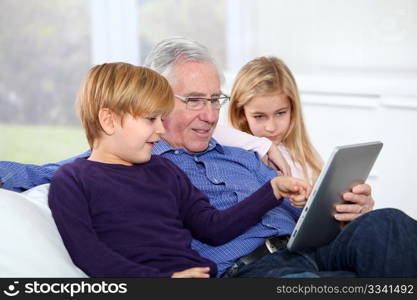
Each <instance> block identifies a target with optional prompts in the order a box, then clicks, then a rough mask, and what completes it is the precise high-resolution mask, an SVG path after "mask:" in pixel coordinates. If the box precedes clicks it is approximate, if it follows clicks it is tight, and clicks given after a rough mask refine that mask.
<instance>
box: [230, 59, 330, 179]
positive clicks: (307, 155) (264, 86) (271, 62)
mask: <svg viewBox="0 0 417 300" xmlns="http://www.w3.org/2000/svg"><path fill="white" fill-rule="evenodd" d="M277 93H283V94H284V95H286V96H287V98H288V100H289V102H290V105H291V121H290V126H289V128H288V131H287V133H286V134H285V136H284V138H283V139H282V142H283V143H284V144H285V146H286V147H287V148H288V151H289V152H290V154H291V157H292V159H293V160H294V161H295V162H298V163H299V164H300V166H301V168H302V171H303V174H304V177H305V178H306V180H308V181H310V178H309V176H308V172H307V170H308V167H307V166H310V168H311V170H312V172H313V174H312V177H313V178H312V180H313V182H314V181H315V180H316V179H317V177H318V175H319V174H320V171H321V165H322V161H321V159H320V156H319V155H318V153H317V151H316V150H315V149H314V147H313V145H312V144H311V143H310V139H309V137H308V134H307V131H306V128H305V125H304V119H303V115H302V110H301V101H300V96H299V93H298V88H297V84H296V82H295V79H294V77H293V75H292V73H291V71H290V69H289V68H288V67H287V66H286V65H285V63H284V62H283V61H282V60H280V59H278V58H276V57H265V56H263V57H259V58H256V59H253V60H251V61H250V62H248V63H247V64H246V65H244V66H243V67H242V68H241V69H240V71H239V73H238V74H237V77H236V80H235V82H234V84H233V88H232V94H231V97H230V98H231V101H230V105H229V119H230V122H231V124H232V126H233V127H234V128H236V129H239V130H241V131H244V132H247V133H250V134H252V132H251V131H250V128H249V124H248V122H247V120H246V117H245V113H244V106H245V104H246V103H248V102H249V101H250V100H251V99H252V98H254V97H256V96H268V95H273V94H277Z"/></svg>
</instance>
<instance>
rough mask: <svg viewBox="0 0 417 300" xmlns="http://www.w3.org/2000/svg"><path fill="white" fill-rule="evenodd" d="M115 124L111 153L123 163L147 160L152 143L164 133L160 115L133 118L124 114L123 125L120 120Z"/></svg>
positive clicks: (129, 163) (149, 156)
mask: <svg viewBox="0 0 417 300" xmlns="http://www.w3.org/2000/svg"><path fill="white" fill-rule="evenodd" d="M115 126H116V127H115V132H114V135H113V137H114V139H113V147H112V148H113V149H114V151H113V155H114V156H115V158H116V159H117V160H119V163H120V164H124V165H132V164H138V163H144V162H147V161H149V160H150V158H151V151H152V148H153V146H154V144H155V143H156V142H158V141H159V139H160V136H161V135H162V134H164V133H165V129H164V126H163V124H162V120H161V116H160V115H155V116H149V117H143V118H141V117H137V118H134V117H132V116H131V115H129V114H126V115H125V117H124V119H123V126H122V124H121V122H120V121H119V122H116V125H115Z"/></svg>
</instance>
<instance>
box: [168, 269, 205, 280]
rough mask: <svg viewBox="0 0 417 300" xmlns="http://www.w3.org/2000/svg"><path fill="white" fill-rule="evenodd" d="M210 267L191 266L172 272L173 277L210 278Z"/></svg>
mask: <svg viewBox="0 0 417 300" xmlns="http://www.w3.org/2000/svg"><path fill="white" fill-rule="evenodd" d="M209 272H210V268H209V267H205V268H199V267H196V268H190V269H186V270H184V271H181V272H175V273H174V274H172V276H171V278H209V277H210V274H209Z"/></svg>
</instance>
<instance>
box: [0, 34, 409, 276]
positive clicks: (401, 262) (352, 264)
mask: <svg viewBox="0 0 417 300" xmlns="http://www.w3.org/2000/svg"><path fill="white" fill-rule="evenodd" d="M145 64H146V65H147V66H148V67H150V68H152V69H154V70H156V71H158V72H160V73H161V74H163V75H164V76H165V77H166V78H167V79H168V80H169V82H170V83H171V85H172V87H173V90H174V93H175V95H176V104H175V107H174V110H173V111H172V112H171V113H170V115H169V116H168V117H167V118H166V119H165V121H164V125H165V127H166V134H165V136H164V137H163V139H164V141H161V142H159V143H158V144H157V145H156V146H155V148H154V154H158V155H162V156H163V157H165V158H167V159H170V160H171V161H173V162H174V163H176V164H177V165H178V166H179V167H180V168H181V169H182V170H183V171H184V172H185V173H186V174H187V175H188V176H189V177H190V179H191V181H192V182H193V184H194V185H195V186H197V187H198V188H199V189H200V190H202V191H203V192H205V193H206V194H207V195H208V197H209V199H210V202H211V203H212V205H214V206H215V207H217V208H219V209H225V208H227V207H230V206H232V205H233V204H235V203H236V202H238V201H240V200H242V199H244V198H245V197H247V196H248V195H250V194H252V193H253V192H255V191H256V190H257V189H258V188H259V187H261V186H262V185H263V184H264V183H266V182H268V181H269V180H271V179H272V178H273V177H274V176H276V173H275V171H273V170H272V169H270V168H268V167H266V166H265V165H264V164H263V163H262V162H261V161H260V160H259V159H258V156H257V155H256V154H254V153H251V152H248V151H245V150H242V149H239V148H232V147H226V146H222V145H220V144H219V143H217V142H216V140H215V139H213V138H212V135H213V132H214V130H215V127H216V124H217V121H218V117H219V109H220V106H221V105H222V104H223V103H224V102H225V101H226V100H227V97H225V96H224V95H223V94H222V93H221V90H220V77H221V76H220V74H219V71H218V70H217V68H216V65H215V63H214V62H213V60H212V58H211V57H210V55H209V53H208V51H207V49H206V48H205V47H204V46H202V45H200V44H199V43H197V42H194V41H190V40H187V39H181V38H173V39H167V40H164V41H162V42H161V43H159V44H158V45H157V46H156V47H155V48H154V49H153V50H152V51H151V53H150V54H149V55H148V57H147V59H146V62H145ZM85 155H88V154H85ZM0 167H6V168H7V170H9V172H8V174H11V173H13V171H12V168H14V170H15V171H14V172H17V173H18V174H20V175H21V176H16V175H15V176H14V179H13V180H10V181H9V182H6V187H8V188H15V189H16V188H17V187H18V182H17V181H19V180H20V181H21V182H20V186H24V187H25V188H28V187H30V186H31V185H33V184H40V183H44V182H48V181H49V178H50V176H51V175H52V174H53V172H54V171H55V169H56V168H57V164H52V165H46V166H43V167H37V166H27V165H26V166H25V165H18V164H16V163H6V162H3V163H2V165H0ZM3 170H4V169H3ZM28 170H30V171H32V172H33V171H34V172H36V173H37V176H33V175H30V176H28V174H29V172H28ZM0 175H2V176H5V175H6V174H2V173H0ZM39 175H41V176H39ZM25 176H26V177H25ZM42 176H43V177H42ZM35 177H37V179H36V180H35V179H34V178H35ZM28 179H30V180H28ZM343 198H344V199H345V200H347V201H349V202H350V204H345V205H339V206H337V212H338V213H337V214H336V215H335V218H336V219H338V220H341V221H352V220H353V221H352V222H350V224H349V225H348V226H346V227H345V229H344V230H343V231H342V232H341V233H340V234H339V236H338V237H337V238H336V239H335V240H334V241H333V242H331V243H330V244H328V245H326V246H324V247H321V248H319V249H316V250H314V251H310V252H307V253H290V252H288V250H286V247H285V246H286V241H287V240H288V236H289V235H290V234H291V232H292V230H293V229H294V226H295V223H296V221H297V219H298V217H299V215H300V212H301V211H300V209H297V208H294V207H292V206H291V205H290V204H289V202H288V201H283V203H282V204H281V205H280V206H278V207H276V208H274V209H272V210H271V211H269V212H268V213H267V214H266V215H265V216H264V217H263V220H262V221H261V222H260V223H258V224H256V225H255V226H253V227H251V228H250V229H249V230H248V231H246V232H245V233H244V234H242V235H241V236H239V237H237V238H235V239H233V240H232V241H230V242H228V243H226V244H224V245H222V246H218V247H212V246H209V245H206V244H203V243H201V242H199V241H197V240H194V241H193V248H194V249H196V250H197V251H198V252H199V253H200V254H201V255H202V256H205V257H207V258H209V259H211V260H213V261H214V262H215V263H216V264H217V266H218V276H223V277H283V276H294V274H298V275H295V276H309V277H313V276H352V275H354V273H351V272H355V273H356V274H357V275H359V276H374V277H380V276H416V275H417V253H415V251H414V250H413V249H416V247H417V234H416V233H417V222H416V221H415V220H413V219H411V218H409V217H408V216H406V215H405V214H403V213H402V212H399V211H397V210H393V209H386V210H376V211H373V212H369V213H366V214H364V213H365V212H368V211H370V210H371V209H372V207H373V199H372V197H371V190H370V187H369V186H368V185H366V184H362V185H357V186H356V187H354V188H353V190H352V191H351V192H348V193H345V194H344V195H343ZM362 214H364V215H363V216H361V217H359V216H360V215H362ZM358 217H359V218H358ZM410 233H411V234H410ZM312 238H314V237H312ZM393 256H395V257H396V259H395V260H392V259H391V258H392V257H393ZM388 258H390V259H389V260H388ZM335 271H338V272H337V273H336V272H335Z"/></svg>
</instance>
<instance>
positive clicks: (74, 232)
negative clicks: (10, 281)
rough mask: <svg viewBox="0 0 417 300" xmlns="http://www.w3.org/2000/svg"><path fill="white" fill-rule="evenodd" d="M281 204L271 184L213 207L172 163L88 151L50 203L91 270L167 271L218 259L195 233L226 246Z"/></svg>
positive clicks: (74, 254)
mask: <svg viewBox="0 0 417 300" xmlns="http://www.w3.org/2000/svg"><path fill="white" fill-rule="evenodd" d="M279 203H280V201H278V200H276V198H275V197H274V195H273V191H272V187H271V185H270V183H269V182H268V183H266V184H265V185H264V186H262V187H261V188H260V189H259V190H258V191H257V192H255V193H254V194H252V195H251V196H249V197H248V198H246V199H245V200H243V201H241V202H239V203H237V204H236V205H235V206H233V207H230V208H228V209H225V210H221V211H220V210H216V209H215V208H213V207H212V206H211V205H210V203H209V202H208V199H207V197H206V195H204V194H203V193H202V192H201V191H200V190H198V189H197V188H196V187H194V186H193V185H192V184H191V182H190V180H189V179H188V177H187V175H185V174H184V173H183V172H182V171H181V170H180V169H179V168H178V167H177V166H175V165H174V164H173V163H172V162H170V161H168V160H166V159H164V158H162V157H159V156H152V158H151V160H150V161H149V162H146V163H144V164H138V165H134V166H124V165H116V164H105V163H98V162H93V161H89V160H86V159H83V158H80V159H77V160H75V161H74V162H73V163H70V164H66V165H64V166H62V167H60V168H59V170H58V171H57V172H56V173H55V175H54V177H53V179H52V183H51V186H50V190H49V206H50V208H51V210H52V215H53V217H54V219H55V222H56V225H57V227H58V230H59V232H60V234H61V237H62V239H63V241H64V244H65V246H66V248H67V250H68V252H69V254H70V256H71V258H72V260H73V262H74V263H75V264H76V265H77V266H78V267H79V268H81V269H82V270H83V271H84V272H85V273H86V274H87V275H89V276H92V277H170V276H171V275H172V273H174V272H178V271H183V270H185V269H188V268H192V267H207V266H208V267H210V273H211V275H212V276H214V275H215V274H216V272H217V269H216V265H215V264H214V263H213V262H212V261H210V260H208V259H207V258H204V257H201V256H200V255H199V254H198V253H197V252H196V251H195V250H192V249H191V239H192V236H194V237H195V238H196V239H199V240H201V241H202V242H204V243H207V244H211V245H221V244H223V243H225V242H227V241H228V240H230V239H232V238H234V237H236V236H238V235H240V234H242V233H243V232H245V231H246V230H247V229H248V228H249V227H250V226H252V225H254V224H256V223H257V222H259V221H260V219H261V217H262V216H263V215H264V214H265V212H267V211H268V210H270V209H272V208H274V207H275V206H277V205H278V204H279Z"/></svg>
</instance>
